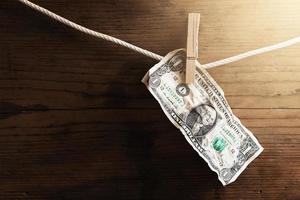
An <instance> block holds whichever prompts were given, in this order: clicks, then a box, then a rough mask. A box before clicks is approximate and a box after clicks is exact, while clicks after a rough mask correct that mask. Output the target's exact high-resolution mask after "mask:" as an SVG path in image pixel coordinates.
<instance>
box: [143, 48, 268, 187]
mask: <svg viewBox="0 0 300 200" xmlns="http://www.w3.org/2000/svg"><path fill="white" fill-rule="evenodd" d="M185 54H186V52H185V50H184V49H179V50H175V51H173V52H171V53H169V54H168V55H167V56H166V57H164V58H163V60H162V61H161V62H159V63H158V64H156V65H155V66H154V67H152V68H151V69H150V70H149V72H148V73H147V74H146V75H145V77H144V78H143V80H142V81H143V82H144V83H145V84H146V86H147V88H148V89H149V90H150V92H151V93H152V95H153V96H154V97H155V98H156V100H157V101H158V102H159V104H160V106H161V108H162V109H163V111H164V112H165V114H166V115H167V117H168V118H169V120H170V121H171V122H172V123H173V124H174V125H175V126H176V127H177V128H179V129H180V130H181V132H182V133H183V135H184V136H185V138H186V140H187V141H188V142H189V143H190V144H191V145H192V147H193V148H194V149H195V151H197V152H198V154H199V155H200V156H201V157H202V158H203V159H204V160H205V161H206V162H207V163H208V165H209V167H210V168H211V169H212V170H213V171H215V172H216V173H217V174H218V178H219V180H220V181H221V182H222V184H223V185H227V184H230V183H232V182H233V181H235V180H236V179H237V177H238V176H239V175H240V174H241V173H242V171H243V170H244V169H245V168H246V167H247V165H248V164H249V163H250V162H251V161H252V160H254V159H255V158H256V157H257V156H258V155H259V154H260V153H261V152H262V151H263V148H262V146H261V145H260V144H259V143H258V141H257V139H256V138H255V137H254V136H253V134H252V133H251V132H250V131H249V130H248V129H247V128H245V127H244V126H243V125H242V123H241V122H240V120H239V119H238V118H237V117H236V116H235V115H234V114H233V113H232V110H231V108H230V106H229V105H228V103H227V101H226V99H225V97H224V92H223V90H222V89H221V88H220V87H219V86H218V84H217V83H216V82H215V81H214V80H213V78H212V77H211V76H210V75H209V74H208V73H207V71H206V70H205V69H203V68H202V67H201V65H200V64H199V63H198V62H197V70H196V74H195V82H194V83H193V84H189V85H187V84H185V83H184V82H183V80H184V75H185V74H184V73H185Z"/></svg>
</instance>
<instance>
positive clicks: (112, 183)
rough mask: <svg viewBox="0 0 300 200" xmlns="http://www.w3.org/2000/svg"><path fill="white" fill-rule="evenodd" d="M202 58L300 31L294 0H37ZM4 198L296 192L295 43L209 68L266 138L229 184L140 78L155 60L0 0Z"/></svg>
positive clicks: (298, 68) (299, 65)
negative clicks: (192, 44)
mask: <svg viewBox="0 0 300 200" xmlns="http://www.w3.org/2000/svg"><path fill="white" fill-rule="evenodd" d="M34 2H35V3H38V4H40V5H41V6H44V7H46V8H48V9H50V10H52V11H54V12H56V13H58V14H60V15H62V16H65V17H67V18H69V19H71V20H74V21H75V22H78V23H79V24H82V25H85V26H87V27H89V28H92V29H94V30H98V31H101V32H103V33H107V34H110V35H112V36H115V37H119V38H121V39H124V40H126V41H129V42H132V43H134V44H136V45H139V46H141V47H143V48H146V49H149V50H151V51H153V52H156V53H158V54H160V55H164V54H166V53H168V52H169V51H171V50H174V49H176V48H182V47H185V45H186V44H185V42H186V22H187V14H188V13H189V12H200V13H201V27H200V30H201V33H200V40H199V42H200V43H199V46H200V52H199V54H200V55H199V56H200V61H201V62H202V63H207V62H211V61H215V60H218V59H222V58H226V57H228V56H232V55H235V54H238V53H241V52H244V51H247V50H252V49H255V48H258V47H262V46H265V45H270V44H273V43H276V42H280V41H283V40H286V39H289V38H292V37H295V36H297V35H299V34H300V13H299V8H300V2H299V1H298V0H285V1H275V0H257V1H253V0H239V1H229V0H218V1H211V0H164V1H163V0H161V1H159V0H152V1H149V0H128V1H121V0H99V1H97V0H72V1H71V0H52V1H42V0H34ZM0 27H1V31H0V130H1V132H0V180H1V181H0V199H4V200H10V199H17V200H19V199H33V200H34V199H46V200H47V199H59V200H62V199H64V200H69V199H70V200H77V199H84V200H86V199H87V200H90V199H91V200H92V199H222V200H223V199H225V200H227V199H234V200H236V199H280V200H281V199H289V200H296V199H300V192H299V190H300V56H299V54H300V45H296V46H292V47H289V48H286V49H283V50H279V51H276V52H272V53H268V54H265V55H261V56H257V57H254V58H249V59H247V60H243V61H240V62H237V63H232V64H230V65H227V66H223V67H219V68H215V69H211V70H209V72H210V73H211V75H212V76H213V77H214V78H215V80H216V81H217V82H218V83H219V84H220V86H221V87H222V88H223V89H224V91H225V94H226V97H227V99H228V101H229V103H230V105H231V106H232V108H233V111H234V113H235V114H236V115H237V116H238V117H239V118H240V119H241V121H242V122H243V123H244V124H245V125H246V126H247V127H248V128H249V129H250V130H251V131H253V133H254V134H255V135H256V137H257V138H258V139H259V141H260V143H261V144H262V145H263V146H264V148H265V150H264V152H263V153H262V155H261V156H260V157H259V158H258V159H256V160H255V161H254V162H253V163H252V164H250V166H249V167H248V168H247V170H246V171H245V172H244V173H243V174H242V175H241V176H240V177H239V178H238V180H237V181H236V182H235V183H233V184H232V185H229V186H228V187H226V188H224V187H223V186H222V185H221V183H220V182H219V181H218V180H217V176H216V174H215V173H214V172H212V171H211V170H210V169H209V168H208V166H207V164H206V163H205V162H204V161H203V160H202V159H201V158H200V157H199V156H198V155H197V153H196V152H194V150H193V149H192V148H191V147H190V145H189V144H188V143H187V142H186V141H185V139H184V137H183V136H182V135H181V133H180V132H179V131H178V130H177V129H176V128H175V127H173V125H171V123H170V122H169V121H168V119H167V118H166V117H165V116H164V114H163V112H162V111H161V109H160V108H159V105H158V103H157V102H156V101H155V100H154V98H153V97H152V96H151V95H150V94H149V92H148V91H147V90H146V88H145V87H144V86H143V85H142V84H141V82H140V79H141V78H142V77H143V75H144V74H145V73H146V71H147V70H148V69H149V67H151V66H152V65H154V64H155V61H153V60H151V59H148V58H146V57H143V56H141V55H138V54H136V53H134V52H132V51H130V50H128V49H125V48H123V47H119V46H116V45H114V44H111V43H108V42H104V41H101V40H96V39H94V38H91V37H88V36H86V35H84V34H81V33H78V32H76V31H73V30H71V29H69V28H66V27H65V26H63V25H61V24H59V23H56V22H54V21H53V20H50V19H48V18H47V17H45V16H42V15H40V14H38V13H36V12H34V11H32V10H31V9H28V8H26V7H24V6H23V5H22V4H20V3H18V2H17V1H16V0H1V2H0Z"/></svg>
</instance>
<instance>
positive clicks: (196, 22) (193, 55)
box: [185, 13, 200, 84]
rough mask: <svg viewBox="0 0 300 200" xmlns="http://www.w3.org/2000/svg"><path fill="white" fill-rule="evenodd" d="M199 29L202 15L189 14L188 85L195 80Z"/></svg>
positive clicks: (186, 73) (186, 77)
mask: <svg viewBox="0 0 300 200" xmlns="http://www.w3.org/2000/svg"><path fill="white" fill-rule="evenodd" d="M199 27H200V13H189V20H188V34H187V48H186V53H187V54H186V71H185V82H186V83H187V84H189V83H193V82H194V80H195V72H196V60H197V59H198V34H199Z"/></svg>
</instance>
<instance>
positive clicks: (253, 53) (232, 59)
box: [202, 37, 300, 69]
mask: <svg viewBox="0 0 300 200" xmlns="http://www.w3.org/2000/svg"><path fill="white" fill-rule="evenodd" d="M299 42H300V37H296V38H293V39H290V40H287V41H285V42H281V43H278V44H275V45H271V46H267V47H263V48H260V49H256V50H253V51H248V52H246V53H242V54H239V55H236V56H232V57H229V58H226V59H223V60H219V61H216V62H212V63H208V64H204V65H202V66H203V67H204V68H207V69H209V68H213V67H217V66H220V65H225V64H228V63H232V62H236V61H239V60H242V59H244V58H248V57H251V56H256V55H259V54H263V53H267V52H270V51H273V50H276V49H281V48H284V47H288V46H291V45H293V44H296V43H299Z"/></svg>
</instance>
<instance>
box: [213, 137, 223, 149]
mask: <svg viewBox="0 0 300 200" xmlns="http://www.w3.org/2000/svg"><path fill="white" fill-rule="evenodd" d="M213 147H214V149H215V150H216V151H217V152H222V151H223V150H224V149H225V147H226V141H225V140H224V139H223V138H220V137H217V138H215V139H214V141H213Z"/></svg>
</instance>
